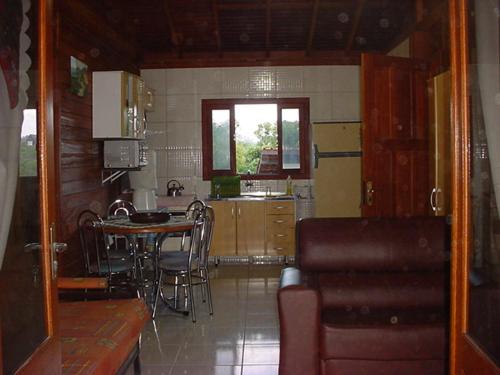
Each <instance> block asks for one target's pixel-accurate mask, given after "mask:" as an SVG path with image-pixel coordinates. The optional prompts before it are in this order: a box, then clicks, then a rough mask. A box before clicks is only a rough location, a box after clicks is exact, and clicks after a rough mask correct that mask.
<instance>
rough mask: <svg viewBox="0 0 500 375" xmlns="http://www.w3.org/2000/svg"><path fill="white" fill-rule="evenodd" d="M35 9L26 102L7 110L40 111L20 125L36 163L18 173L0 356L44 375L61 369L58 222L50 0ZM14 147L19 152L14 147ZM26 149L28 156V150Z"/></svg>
mask: <svg viewBox="0 0 500 375" xmlns="http://www.w3.org/2000/svg"><path fill="white" fill-rule="evenodd" d="M27 4H29V2H28V1H21V0H19V1H11V2H7V9H3V10H2V12H3V11H6V12H12V14H11V16H12V17H11V18H10V20H11V21H14V22H15V21H16V18H15V17H14V15H15V16H17V15H18V12H19V6H21V8H20V9H21V19H22V16H23V14H24V13H25V12H24V9H26V8H23V6H24V7H26V5H27ZM31 8H32V9H31V10H30V11H29V12H27V13H25V17H26V18H25V21H24V22H27V21H29V28H28V29H27V34H28V36H29V38H30V39H31V48H29V49H28V50H27V54H28V55H29V57H30V59H31V66H30V68H29V69H30V71H29V72H28V75H29V77H30V83H29V84H28V83H27V82H28V81H23V72H22V71H23V69H22V68H21V69H20V72H21V74H20V76H19V77H20V79H19V82H21V84H20V86H21V89H22V88H23V87H24V84H23V82H25V83H26V87H27V95H28V99H27V100H26V101H25V96H24V93H23V92H22V90H21V92H20V94H19V95H14V96H10V99H11V104H12V99H14V101H16V100H17V101H18V102H17V104H15V105H14V106H12V105H11V106H10V108H14V109H15V108H17V106H18V105H22V106H23V107H24V105H25V104H24V103H26V107H27V108H29V109H31V110H32V111H34V112H32V113H35V114H36V120H33V121H31V122H30V123H31V125H33V127H32V128H31V131H28V132H27V133H24V127H23V133H21V136H24V138H22V139H21V146H20V147H21V150H23V151H26V149H23V147H24V148H26V147H28V148H29V147H31V149H32V152H33V154H32V155H33V159H32V162H36V161H37V164H34V165H32V164H31V167H30V164H29V163H27V164H23V163H21V168H20V172H19V176H18V177H16V178H17V183H16V186H17V188H16V189H17V192H16V198H15V200H14V210H13V214H12V221H11V224H10V233H9V236H8V240H7V246H6V249H7V251H6V253H5V258H4V262H3V265H2V271H1V283H2V286H1V288H0V295H1V298H2V303H1V305H2V307H1V308H2V311H1V315H2V317H1V320H2V326H1V327H2V329H1V334H2V340H0V345H1V346H2V348H1V350H0V354H1V356H3V357H0V362H1V365H2V369H3V374H4V375H7V374H11V373H13V372H16V373H17V374H41V375H43V374H47V375H48V374H51V375H52V374H60V373H61V349H60V342H59V337H58V323H57V295H56V288H55V278H56V274H55V272H54V271H55V268H54V267H55V266H54V262H53V260H54V257H55V256H54V254H53V253H52V251H51V248H52V246H51V242H53V241H54V238H53V235H52V234H51V233H52V231H51V230H50V229H49V227H51V226H52V227H53V225H52V223H54V221H55V209H54V207H55V204H54V203H55V197H54V194H51V192H54V191H55V187H54V183H55V176H54V164H55V163H54V160H53V155H54V150H53V147H54V142H53V136H54V134H53V132H54V129H53V102H52V98H53V71H54V68H53V63H52V61H53V56H52V53H53V52H52V45H53V27H52V20H53V16H52V14H53V13H52V10H53V9H52V1H50V0H40V1H38V2H32V3H31ZM17 19H19V18H17ZM26 25H27V23H26ZM13 29H15V28H9V27H8V28H7V30H13ZM23 39H24V37H23V38H20V40H21V43H20V45H21V48H19V50H18V51H20V56H21V57H20V59H21V61H25V60H23V59H24V57H23V52H24V49H23V48H22V45H23V43H24V41H23ZM11 40H12V39H11ZM14 40H16V39H14ZM17 40H19V37H18V38H17ZM24 40H25V39H24ZM23 64H24V62H22V63H21V64H20V66H21V67H23V66H24V67H26V66H27V65H23ZM4 73H5V72H4ZM10 78H12V76H11V77H10ZM1 79H4V77H1ZM5 81H6V82H8V81H9V80H8V79H6V80H5ZM15 86H16V87H17V85H15ZM7 87H8V85H7ZM37 88H38V89H37ZM2 89H3V87H2ZM1 97H2V99H1V101H2V102H3V101H4V99H5V96H3V95H2V96H1ZM21 103H22V104H21ZM0 104H1V105H2V108H5V107H4V104H5V103H0ZM24 113H25V115H24V117H25V119H26V118H28V117H29V115H28V114H27V112H24ZM28 127H29V126H28ZM34 133H36V134H34ZM17 134H19V133H17ZM25 134H27V135H25ZM1 136H2V137H4V136H5V134H4V133H2V134H1ZM34 139H36V141H35V140H34ZM12 144H16V146H17V142H12ZM12 150H13V151H14V152H19V151H17V147H14V148H12ZM21 155H22V156H23V152H21ZM36 165H38V167H37V166H36ZM9 166H10V167H11V168H14V169H13V170H15V169H16V168H17V167H16V166H15V165H14V166H12V165H9V164H7V171H9ZM23 168H25V169H24V170H23ZM7 173H10V172H7ZM16 176H17V173H16ZM3 193H4V192H2V194H3ZM9 199H14V197H12V198H10V197H9ZM9 216H10V215H9ZM9 219H10V218H9ZM1 372H2V371H0V373H1Z"/></svg>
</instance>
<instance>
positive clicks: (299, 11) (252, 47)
mask: <svg viewBox="0 0 500 375" xmlns="http://www.w3.org/2000/svg"><path fill="white" fill-rule="evenodd" d="M85 3H86V5H87V6H89V7H92V8H93V9H94V10H95V11H97V12H99V13H100V14H101V15H102V16H103V17H105V19H106V21H107V22H108V24H110V25H112V26H114V27H115V29H119V30H120V31H121V32H122V33H124V34H125V35H126V37H127V39H128V40H129V41H130V42H131V43H134V44H135V45H136V46H137V48H138V50H139V51H140V53H141V54H142V58H143V61H144V59H145V60H146V61H147V60H148V59H149V60H150V61H151V60H154V59H155V58H156V59H157V60H158V59H161V58H168V59H193V58H194V57H197V58H198V59H201V58H203V57H205V58H211V59H216V58H222V57H224V56H228V55H231V54H233V55H234V54H240V55H241V54H244V55H246V56H261V57H262V58H269V57H270V56H271V55H280V56H286V54H288V55H289V56H293V54H295V55H297V54H300V55H301V56H305V57H308V56H326V55H332V56H337V57H344V58H346V59H347V60H349V59H350V58H353V57H354V58H358V59H359V54H360V53H361V52H368V51H377V52H386V51H388V50H390V49H392V48H393V47H395V46H396V45H397V44H398V42H400V41H401V40H403V39H404V35H406V36H408V34H409V31H411V29H412V28H413V29H414V28H415V25H416V24H417V18H418V14H419V12H420V14H421V15H422V14H424V15H425V14H430V13H431V10H430V9H427V8H428V7H431V6H433V5H434V4H435V3H443V0H147V1H145V0H144V1H137V0H87V1H86V2H85Z"/></svg>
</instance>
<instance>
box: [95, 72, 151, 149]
mask: <svg viewBox="0 0 500 375" xmlns="http://www.w3.org/2000/svg"><path fill="white" fill-rule="evenodd" d="M145 95H146V87H145V84H144V81H143V80H142V79H141V77H139V76H137V75H135V74H132V73H128V72H124V71H110V72H94V73H93V75H92V136H93V138H100V139H117V138H126V139H144V138H145V130H146V121H145V112H144V111H145V108H144V107H145Z"/></svg>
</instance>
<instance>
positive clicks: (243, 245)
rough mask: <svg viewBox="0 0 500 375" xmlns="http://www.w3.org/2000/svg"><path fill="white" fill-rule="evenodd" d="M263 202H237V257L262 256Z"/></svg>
mask: <svg viewBox="0 0 500 375" xmlns="http://www.w3.org/2000/svg"><path fill="white" fill-rule="evenodd" d="M265 203H266V202H264V201H248V202H246V201H239V202H238V204H237V205H236V207H237V248H238V255H242V256H246V255H263V254H265V248H266V247H265V246H266V230H265V228H266V220H265Z"/></svg>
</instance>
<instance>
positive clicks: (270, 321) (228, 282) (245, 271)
mask: <svg viewBox="0 0 500 375" xmlns="http://www.w3.org/2000/svg"><path fill="white" fill-rule="evenodd" d="M280 271H281V267H279V266H267V265H250V266H248V265H238V266H227V265H220V266H219V267H218V268H213V269H212V271H211V274H212V278H211V280H212V296H213V304H214V315H213V316H210V315H209V314H208V306H207V305H206V304H204V303H202V302H201V299H200V298H199V293H198V297H197V298H196V299H195V301H196V305H195V306H196V309H197V322H196V323H193V322H192V321H191V317H190V316H187V317H185V316H182V315H178V314H174V313H172V312H170V311H169V310H168V309H166V308H164V307H162V308H161V309H160V310H159V312H158V314H157V317H156V319H155V321H154V322H151V323H149V324H148V326H147V327H146V329H145V330H144V332H143V335H142V342H141V345H142V347H141V364H142V373H143V374H144V375H160V374H162V375H179V374H183V375H198V374H200V375H257V374H258V375H277V374H278V363H279V326H278V324H279V323H278V313H277V311H278V310H277V303H276V290H277V288H278V283H279V275H280Z"/></svg>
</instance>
